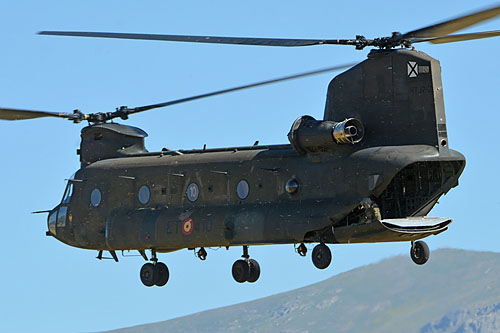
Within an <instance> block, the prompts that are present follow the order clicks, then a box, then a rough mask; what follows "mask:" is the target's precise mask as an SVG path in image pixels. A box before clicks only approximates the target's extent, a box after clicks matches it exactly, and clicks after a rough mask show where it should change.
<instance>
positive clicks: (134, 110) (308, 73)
mask: <svg viewBox="0 0 500 333" xmlns="http://www.w3.org/2000/svg"><path fill="white" fill-rule="evenodd" d="M355 64H356V63H350V64H344V65H340V66H334V67H328V68H322V69H319V70H315V71H311V72H306V73H300V74H295V75H290V76H285V77H280V78H277V79H272V80H267V81H262V82H257V83H251V84H247V85H244V86H239V87H235V88H229V89H223V90H218V91H214V92H211V93H206V94H201V95H196V96H191V97H186V98H181V99H176V100H173V101H169V102H165V103H158V104H152V105H146V106H139V107H135V108H131V109H129V110H128V112H127V114H133V113H138V112H142V111H146V110H151V109H156V108H162V107H165V106H170V105H174V104H179V103H184V102H189V101H193V100H196V99H200V98H205V97H211V96H216V95H221V94H225V93H228V92H232V91H237V90H243V89H247V88H253V87H258V86H263V85H266V84H271V83H276V82H280V81H286V80H293V79H298V78H301V77H306V76H311V75H317V74H322V73H327V72H333V71H337V70H341V69H344V68H348V67H351V66H354V65H355Z"/></svg>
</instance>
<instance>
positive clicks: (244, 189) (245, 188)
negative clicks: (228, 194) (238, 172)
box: [236, 180, 250, 200]
mask: <svg viewBox="0 0 500 333" xmlns="http://www.w3.org/2000/svg"><path fill="white" fill-rule="evenodd" d="M236 193H237V194H238V198H240V199H241V200H244V199H246V198H247V197H248V193H250V186H249V185H248V182H247V181H246V180H240V182H239V183H238V186H236Z"/></svg>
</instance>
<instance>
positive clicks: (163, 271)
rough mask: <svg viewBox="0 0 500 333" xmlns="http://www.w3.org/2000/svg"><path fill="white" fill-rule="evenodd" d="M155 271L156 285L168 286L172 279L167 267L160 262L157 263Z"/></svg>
mask: <svg viewBox="0 0 500 333" xmlns="http://www.w3.org/2000/svg"><path fill="white" fill-rule="evenodd" d="M154 269H155V272H154V276H155V284H156V285H157V286H158V287H162V286H164V285H166V284H167V282H168V278H169V277H170V274H169V272H168V267H167V265H165V264H164V263H162V262H158V263H156V265H154Z"/></svg>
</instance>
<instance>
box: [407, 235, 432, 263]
mask: <svg viewBox="0 0 500 333" xmlns="http://www.w3.org/2000/svg"><path fill="white" fill-rule="evenodd" d="M430 254H431V251H430V250H429V247H428V246H427V244H426V243H425V242H422V241H416V242H414V243H413V242H412V245H411V249H410V257H411V259H412V260H413V262H414V263H415V264H417V265H423V264H425V263H426V262H427V260H429V257H430Z"/></svg>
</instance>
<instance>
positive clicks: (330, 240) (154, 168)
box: [0, 6, 500, 286]
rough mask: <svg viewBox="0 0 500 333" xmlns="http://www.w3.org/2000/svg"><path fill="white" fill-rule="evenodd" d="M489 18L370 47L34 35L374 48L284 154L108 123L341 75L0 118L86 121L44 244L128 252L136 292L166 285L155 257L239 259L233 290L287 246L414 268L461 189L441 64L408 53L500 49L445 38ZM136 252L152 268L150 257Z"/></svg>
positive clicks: (323, 262) (293, 134) (302, 122)
mask: <svg viewBox="0 0 500 333" xmlns="http://www.w3.org/2000/svg"><path fill="white" fill-rule="evenodd" d="M499 14H500V6H499V7H495V8H491V9H487V10H482V11H480V12H476V13H474V14H470V15H466V16H462V17H459V18H456V19H452V20H448V21H445V22H443V23H439V24H435V25H431V26H428V27H425V28H422V29H419V30H414V31H411V32H408V33H405V34H401V33H393V34H392V36H390V37H383V38H376V39H367V38H365V37H363V36H356V38H355V39H343V40H342V39H335V40H299V39H263V38H234V37H206V36H174V35H146V34H124V33H99V32H62V31H44V32H41V33H40V34H43V35H63V36H83V37H105V38H126V39H150V40H165V41H181V42H201V43H226V44H246V45H265V46H308V45H319V44H342V45H353V46H355V47H356V49H363V48H364V47H366V46H373V47H375V48H374V49H373V50H372V51H371V52H370V53H369V54H368V58H367V59H366V60H364V61H363V62H361V63H359V64H357V65H355V66H353V67H352V68H350V69H348V70H347V71H345V72H343V73H342V74H339V75H337V76H336V77H335V78H334V79H333V80H332V81H331V82H330V85H329V87H328V93H327V101H326V108H325V113H324V118H323V120H315V119H314V118H312V117H310V116H302V117H299V118H298V119H297V120H296V121H295V122H294V123H293V125H292V127H291V129H290V132H289V133H288V139H289V144H283V145H271V146H263V145H258V143H256V144H255V145H254V146H250V147H231V148H221V149H205V148H204V149H195V150H167V149H164V150H162V151H160V152H148V151H147V150H146V148H145V145H144V139H145V137H146V136H147V134H146V133H145V132H144V131H143V130H141V129H139V128H136V127H132V126H126V125H120V124H117V123H114V122H111V120H112V119H114V118H121V119H123V120H125V119H127V118H128V116H129V115H131V114H134V113H138V112H142V111H146V110H150V109H154V108H160V107H166V106H170V105H173V104H177V103H181V102H186V101H190V100H193V99H198V98H202V97H208V96H213V95H217V94H221V93H226V92H229V91H234V90H239V89H244V88H248V87H253V86H258V85H264V84H268V83H273V82H278V81H281V80H287V79H292V78H297V77H301V76H306V75H313V74H317V73H320V72H324V71H332V70H339V69H345V68H347V67H350V66H351V65H348V66H337V67H332V68H327V69H323V70H319V71H314V72H309V73H304V74H299V75H294V76H289V77H285V78H280V79H276V80H270V81H265V82H260V83H256V84H251V85H246V86H241V87H237V88H233V89H227V90H223V91H217V92H214V93H209V94H204V95H199V96H194V97H189V98H185V99H181V100H175V101H171V102H166V103H159V104H153V105H148V106H142V107H136V108H128V107H120V108H118V109H117V110H116V111H114V112H107V113H91V114H83V113H81V112H80V111H78V110H77V111H74V112H73V113H55V112H46V111H31V110H20V109H7V108H0V119H4V120H20V119H31V118H39V117H60V118H67V119H69V120H71V121H74V122H75V123H79V122H81V121H88V123H89V126H87V127H85V128H83V129H82V132H81V139H82V140H81V146H80V149H79V150H78V154H79V155H80V161H81V168H80V169H79V170H78V171H76V173H75V175H74V176H73V177H72V178H71V179H70V180H69V182H68V185H67V187H66V190H65V193H64V196H63V199H62V201H61V203H60V204H59V205H57V206H56V207H55V208H54V209H52V210H50V211H48V213H49V215H48V231H47V235H49V236H53V237H55V238H56V239H58V240H59V241H61V242H64V243H66V244H68V245H71V246H75V247H79V248H84V249H93V250H97V251H98V256H97V257H98V258H99V259H102V258H103V252H104V251H109V253H110V254H111V256H112V257H113V258H114V259H115V261H118V257H117V254H116V251H127V250H137V251H138V252H139V253H140V254H141V255H142V256H143V257H144V259H145V260H146V261H151V262H147V263H146V264H144V266H142V268H141V270H140V278H141V281H142V283H143V284H144V285H146V286H153V285H157V286H162V285H165V284H166V283H167V281H168V278H169V271H168V268H167V266H166V265H165V264H164V263H161V262H159V261H158V259H157V254H158V253H165V252H171V251H176V250H180V249H184V248H188V249H194V250H195V251H196V253H197V256H198V257H199V258H200V259H201V260H205V259H206V257H207V252H206V250H205V248H208V247H231V246H241V247H242V249H243V255H242V259H239V260H237V261H236V262H235V263H234V264H233V266H232V275H233V277H234V279H235V280H236V281H237V282H240V283H242V282H255V281H257V280H258V278H259V276H260V267H259V264H258V262H257V261H256V260H254V259H250V256H249V253H248V247H249V246H253V245H268V244H293V245H294V246H295V249H296V250H297V252H298V253H299V254H300V255H301V256H305V255H306V252H307V248H306V246H305V244H307V243H318V244H317V245H316V246H315V247H314V249H313V251H312V261H313V264H314V265H315V266H316V267H317V268H319V269H324V268H326V267H328V266H329V264H330V262H331V252H330V250H329V248H328V246H327V245H326V244H346V243H375V242H401V241H408V242H411V250H410V255H411V258H412V259H413V261H414V262H415V263H416V264H419V265H421V264H424V263H425V262H427V260H428V258H429V248H428V246H427V245H426V244H425V243H424V242H422V241H420V239H422V238H425V237H427V236H430V235H437V234H439V233H441V232H443V231H445V230H447V228H448V226H449V225H450V223H451V222H452V219H451V218H441V217H427V216H426V215H427V214H428V213H429V212H430V211H431V209H432V208H433V206H434V205H435V204H436V202H437V201H438V199H439V198H440V197H441V196H442V195H443V194H445V193H447V192H448V191H449V190H450V189H452V188H453V187H455V186H457V185H458V178H459V176H460V175H461V173H462V171H463V170H464V167H465V158H464V156H463V155H461V154H460V153H458V152H456V151H454V150H452V149H450V148H449V142H448V138H447V128H446V119H445V112H444V102H443V87H442V83H441V67H440V64H439V61H437V60H436V59H433V58H431V57H430V56H428V55H427V54H425V53H423V52H420V51H416V50H414V48H413V47H412V44H414V43H418V42H431V43H449V42H457V41H465V40H472V39H479V38H486V37H493V36H499V35H500V31H489V32H481V33H467V34H461V35H450V34H451V33H453V32H456V31H458V30H460V29H463V28H466V27H469V26H471V25H473V24H476V23H478V22H481V21H484V20H487V19H490V18H493V17H495V16H497V15H499ZM146 251H150V253H151V255H150V256H149V258H148V256H147V254H146Z"/></svg>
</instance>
